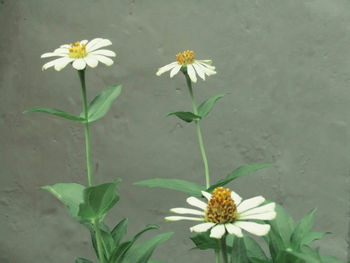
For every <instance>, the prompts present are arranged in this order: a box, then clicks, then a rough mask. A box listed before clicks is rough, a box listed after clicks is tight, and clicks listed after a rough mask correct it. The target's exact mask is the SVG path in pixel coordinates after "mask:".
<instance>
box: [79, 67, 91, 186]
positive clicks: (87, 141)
mask: <svg viewBox="0 0 350 263" xmlns="http://www.w3.org/2000/svg"><path fill="white" fill-rule="evenodd" d="M78 74H79V79H80V83H81V90H82V94H83V104H84V108H83V110H84V117H85V120H86V121H85V123H84V128H85V147H86V166H87V172H88V181H89V186H92V185H93V183H92V174H91V160H90V135H89V121H88V108H87V99H86V86H85V70H78Z"/></svg>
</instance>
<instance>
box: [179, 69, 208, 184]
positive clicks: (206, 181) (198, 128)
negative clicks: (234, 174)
mask: <svg viewBox="0 0 350 263" xmlns="http://www.w3.org/2000/svg"><path fill="white" fill-rule="evenodd" d="M183 73H184V74H185V77H186V82H187V87H188V91H189V92H190V96H191V101H192V106H193V113H194V114H195V115H198V109H197V104H196V101H195V99H194V95H193V90H192V82H191V79H190V77H189V76H188V73H187V71H183ZM194 122H195V124H196V130H197V136H198V141H199V147H200V149H201V153H202V158H203V163H204V169H205V183H206V187H207V188H209V187H210V176H209V168H208V160H207V156H206V154H205V150H204V145H203V138H202V133H201V128H200V126H199V121H198V120H195V121H194Z"/></svg>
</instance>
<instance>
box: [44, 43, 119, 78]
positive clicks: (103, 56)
mask: <svg viewBox="0 0 350 263" xmlns="http://www.w3.org/2000/svg"><path fill="white" fill-rule="evenodd" d="M110 45H112V42H111V41H110V40H108V39H103V38H95V39H93V40H91V41H90V42H89V41H88V40H82V41H77V42H76V43H75V44H74V45H73V44H69V45H68V44H65V45H61V46H60V47H59V48H57V49H56V50H55V51H53V52H49V53H45V54H42V55H41V58H49V57H60V58H57V59H55V60H52V61H50V62H48V63H46V64H45V65H44V66H43V67H42V70H46V69H48V68H51V67H54V68H55V70H57V71H60V70H61V69H63V68H64V67H65V66H67V65H68V64H69V63H71V62H73V68H75V69H77V70H83V69H85V67H86V65H88V66H89V67H92V68H95V67H96V66H97V64H98V62H102V63H103V64H106V65H107V66H110V65H112V64H113V60H112V59H110V58H109V57H115V56H116V55H115V53H114V52H113V51H110V50H106V49H99V48H102V47H106V46H110Z"/></svg>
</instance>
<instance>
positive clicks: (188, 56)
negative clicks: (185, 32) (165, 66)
mask: <svg viewBox="0 0 350 263" xmlns="http://www.w3.org/2000/svg"><path fill="white" fill-rule="evenodd" d="M176 59H177V63H179V64H180V65H187V64H192V63H193V61H194V52H193V51H192V50H187V51H184V52H182V53H181V52H180V53H178V54H176Z"/></svg>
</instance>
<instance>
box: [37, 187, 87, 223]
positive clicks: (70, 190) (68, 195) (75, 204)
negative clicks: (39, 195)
mask: <svg viewBox="0 0 350 263" xmlns="http://www.w3.org/2000/svg"><path fill="white" fill-rule="evenodd" d="M41 189H43V190H46V191H48V192H50V193H51V194H53V195H54V196H55V197H56V198H57V199H58V200H60V201H61V202H62V203H64V204H65V205H66V206H67V209H68V212H69V214H70V215H71V216H72V217H73V218H74V219H75V220H77V221H78V222H82V221H83V219H82V218H81V217H80V216H79V215H78V212H79V205H80V204H81V203H83V192H84V189H85V186H83V185H80V184H75V183H59V184H55V185H46V186H42V187H41Z"/></svg>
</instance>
